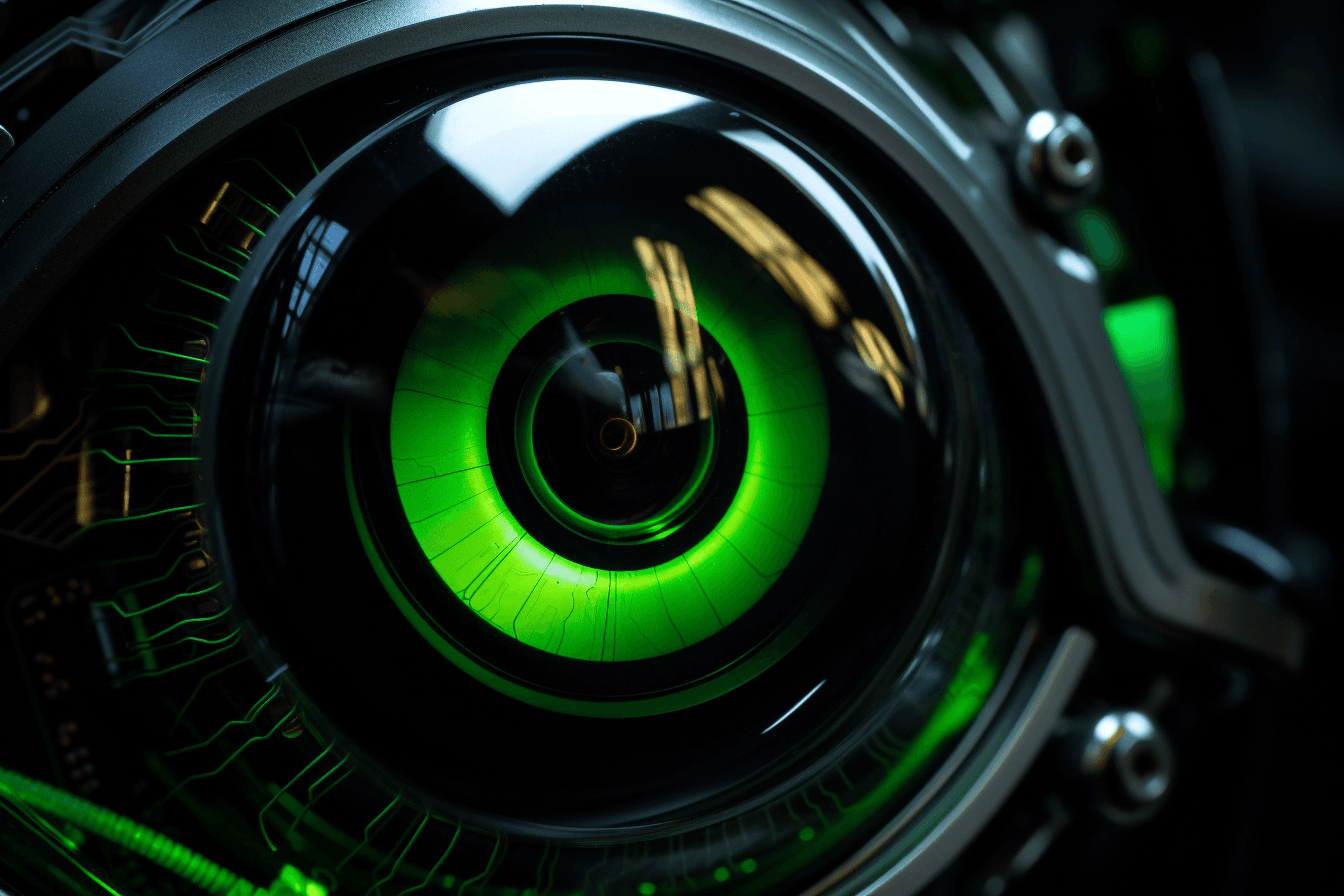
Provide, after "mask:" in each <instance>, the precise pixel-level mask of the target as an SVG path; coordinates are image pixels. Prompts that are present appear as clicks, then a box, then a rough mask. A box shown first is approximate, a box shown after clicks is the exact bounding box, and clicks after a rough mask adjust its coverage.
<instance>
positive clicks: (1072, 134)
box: [1016, 109, 1101, 212]
mask: <svg viewBox="0 0 1344 896" xmlns="http://www.w3.org/2000/svg"><path fill="white" fill-rule="evenodd" d="M1016 163H1017V164H1016V168H1017V177H1018V180H1019V181H1020V182H1021V185H1022V187H1023V188H1024V189H1025V190H1026V192H1027V194H1028V195H1030V196H1031V197H1032V198H1033V199H1034V200H1036V201H1037V202H1038V203H1039V204H1041V205H1042V206H1044V207H1045V208H1047V209H1049V210H1050V211H1056V212H1062V211H1067V210H1068V209H1071V208H1076V207H1078V206H1079V205H1081V204H1083V203H1084V202H1086V201H1087V200H1088V199H1089V198H1090V197H1091V196H1092V194H1093V193H1095V192H1096V190H1097V187H1098V186H1099V185H1100V184H1101V150H1100V149H1099V148H1098V146H1097V140H1096V138H1095V137H1094V136H1093V135H1092V131H1091V130H1090V129H1089V128H1088V126H1087V125H1085V124H1083V120H1082V119H1081V118H1079V117H1078V116H1077V115H1074V114H1073V113H1072V112H1054V111H1051V110H1048V109H1042V110H1040V111H1039V112H1036V113H1035V114H1033V115H1031V116H1030V117H1028V118H1027V120H1026V122H1025V123H1023V125H1022V130H1021V133H1020V134H1019V136H1018V146H1017V159H1016Z"/></svg>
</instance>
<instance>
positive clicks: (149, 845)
mask: <svg viewBox="0 0 1344 896" xmlns="http://www.w3.org/2000/svg"><path fill="white" fill-rule="evenodd" d="M0 794H3V795H4V796H6V797H8V798H10V799H12V800H15V801H17V802H20V803H23V804H25V805H27V806H29V807H31V808H33V809H36V810H38V811H39V812H43V813H45V814H48V815H54V816H56V817H57V818H60V819H63V820H65V821H68V822H70V823H71V824H73V825H75V826H76V827H79V828H82V829H83V830H86V831H88V832H90V833H93V834H97V835H98V836H100V837H103V838H104V839H106V840H110V841H112V842H113V843H116V844H117V845H119V846H124V847H126V848H127V849H129V850H131V851H133V852H136V853H139V854H140V855H142V856H144V857H145V858H147V859H149V860H150V861H151V862H154V863H155V864H157V865H160V866H162V867H164V868H166V869H168V870H169V871H171V872H173V873H174V874H176V875H178V876H179V877H181V878H182V879H183V880H185V881H187V882H188V883H190V884H192V885H193V886H197V887H200V888H201V889H202V890H205V891H206V892H207V893H209V894H211V896H280V894H287V896H288V894H294V896H326V892H327V891H326V888H325V887H323V886H322V885H321V884H319V883H317V882H316V881H312V880H308V879H307V878H305V877H304V876H303V875H302V874H301V873H300V872H298V869H296V868H294V867H293V866H290V865H286V866H285V867H284V868H282V869H281V871H280V874H279V875H278V876H277V877H276V881H275V883H274V884H272V885H271V888H270V889H269V890H264V889H261V888H259V887H257V885H256V884H253V883H251V882H249V881H247V880H244V879H243V878H241V877H239V876H238V875H236V874H234V873H233V872H232V871H229V870H228V869H226V868H223V867H221V866H219V865H216V864H215V863H214V862H212V861H210V860H209V859H207V858H206V857H205V856H203V855H200V854H199V853H196V852H193V851H192V850H190V849H188V848H187V847H185V846H183V845H182V844H180V843H177V842H175V841H173V840H171V839H169V838H168V837H165V836H164V835H163V834H160V833H158V832H157V831H154V830H152V829H150V828H148V827H146V826H145V825H142V824H140V823H138V822H136V821H132V820H131V819H129V818H127V817H126V816H124V815H118V814H117V813H116V812H113V811H112V810H111V809H105V808H103V807H102V806H99V805H96V804H94V803H91V802H89V801H88V800H86V799H82V798H80V797H77V796H75V795H74V794H72V793H67V792H65V791H64V790H61V789H59V788H56V787H52V786H51V785H50V784H43V783H42V782H40V781H34V780H33V779H32V778H28V777H25V776H24V775H21V774H19V773H18V772H14V771H10V770H9V769H7V768H0Z"/></svg>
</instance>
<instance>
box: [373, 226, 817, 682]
mask: <svg viewBox="0 0 1344 896" xmlns="http://www.w3.org/2000/svg"><path fill="white" fill-rule="evenodd" d="M636 235H638V231H637V230H619V229H613V231H612V232H611V234H609V235H607V236H605V237H601V236H598V235H595V234H594V233H592V232H591V231H587V232H585V233H584V234H583V235H582V236H581V237H573V236H570V237H567V236H566V235H565V234H563V233H561V234H557V233H555V232H552V233H551V234H550V235H548V236H547V237H546V238H545V239H543V240H537V241H524V242H522V243H518V242H515V243H512V244H509V245H508V247H507V251H498V250H496V251H495V252H493V253H486V254H483V255H480V256H477V257H476V258H475V259H473V260H472V261H470V262H468V263H467V264H464V265H463V266H462V267H460V268H459V269H458V270H457V271H456V272H455V273H454V275H453V276H452V277H451V278H450V280H449V282H448V284H447V285H446V286H444V287H443V288H442V289H440V290H439V291H438V292H437V293H435V294H434V296H433V298H432V300H431V301H430V304H429V306H428V308H427V309H426V311H425V313H424V315H423V317H422V318H421V320H420V322H419V324H418V325H417V327H416V329H415V331H414V333H413V335H412V336H411V339H410V343H409V345H408V347H407V349H406V354H405V358H404V361H403V363H402V366H401V369H400V371H399V374H398V377H397V382H396V390H395V394H394V397H393V403H392V416H391V434H390V436H391V453H392V464H393V473H394V476H395V478H396V483H397V488H398V492H399V495H400V498H401V502H402V507H403V509H404V511H405V513H406V517H407V519H408V521H409V522H410V524H411V529H412V531H413V532H414V534H415V537H416V539H417V540H418V542H419V544H420V547H421V548H422V549H423V550H424V553H425V556H426V557H427V558H428V559H429V562H430V563H431V564H432V565H433V567H434V569H435V570H436V571H437V572H438V574H439V576H440V577H441V578H442V579H443V581H444V583H445V584H447V586H448V587H449V588H450V589H451V590H452V591H453V593H454V594H456V595H457V596H458V598H459V599H460V600H461V601H462V602H463V603H465V604H466V605H467V606H468V607H470V608H471V609H472V610H473V611H474V612H475V613H476V615H478V616H479V617H480V618H481V619H482V620H484V621H485V622H487V623H489V624H490V625H492V626H494V627H495V628H496V629H497V630H499V631H500V632H503V633H504V634H506V635H508V636H509V637H512V638H515V639H517V640H518V641H520V642H522V643H524V644H527V645H529V646H531V647H534V648H536V649H538V650H543V651H546V652H548V653H552V654H557V655H559V656H564V657H568V658H571V659H579V660H592V661H621V660H637V659H645V658H649V657H655V656H661V655H665V654H668V653H672V652H674V651H677V650H680V649H682V648H684V647H686V646H689V645H691V644H694V643H696V642H698V641H702V640H704V639H705V638H708V637H709V636H711V635H713V634H715V633H716V632H718V631H720V630H722V629H723V628H724V627H725V626H727V625H729V624H731V623H732V622H733V621H734V620H735V619H737V618H738V617H740V616H741V615H742V614H743V613H745V612H746V611H747V610H748V609H750V608H751V607H752V606H753V605H754V604H755V603H756V602H757V601H758V600H759V599H760V598H761V597H762V596H763V595H764V594H765V593H766V592H767V591H768V590H769V589H770V587H771V585H773V584H774V582H775V581H776V580H777V579H778V578H779V576H780V574H781V573H782V572H783V571H784V569H785V567H786V566H788V564H789V562H790V560H791V559H792V558H793V555H794V553H795V552H796V551H797V550H798V546H799V544H800V542H801V541H802V538H803V536H804V534H805V533H806V532H807V529H808V526H809V525H810V524H811V520H812V516H813V514H814V513H815V511H816V507H817V502H818V501H819V499H820V497H821V487H822V482H823V480H824V478H825V474H826V465H827V458H828V456H829V451H830V442H829V438H830V434H829V423H828V410H827V402H826V395H825V389H824V386H823V384H822V378H821V372H820V370H819V368H818V366H817V363H816V358H815V355H814V354H813V352H812V348H811V345H810V342H809V339H808V336H807V333H806V331H805V329H804V327H803V324H802V321H801V319H800V318H799V316H798V314H797V312H796V311H795V310H794V309H793V307H792V305H791V303H790V302H789V301H788V299H787V298H786V297H785V296H783V295H782V293H780V292H779V290H778V289H777V287H775V285H774V284H773V282H771V281H768V280H765V279H764V278H756V277H754V276H753V273H754V272H753V271H751V270H750V268H749V266H747V265H744V264H742V263H741V260H740V259H738V260H736V263H735V264H729V263H725V261H724V260H723V259H722V258H721V257H720V258H712V257H704V256H705V253H700V252H697V250H696V249H695V247H694V246H691V245H683V246H682V248H683V251H685V253H686V260H687V265H688V268H689V270H690V272H691V277H692V284H693V291H694V295H695V301H696V307H697V311H698V316H699V320H700V322H701V324H702V325H703V326H704V328H705V329H706V330H707V331H708V332H709V333H710V334H711V335H712V336H713V337H714V338H715V339H716V340H717V341H718V343H719V345H720V346H721V347H722V348H723V350H724V352H725V353H726V354H727V356H728V358H729V361H730V363H731V364H732V366H733V370H734V372H735V373H736V376H737V379H738V382H739V383H740V384H741V388H742V394H743V398H744V400H745V403H746V411H747V460H746V468H745V471H744V475H743V478H742V481H741V483H740V484H739V486H738V489H737V492H736V495H735V497H734V499H733V501H732V503H731V505H730V507H729V509H728V511H727V512H726V513H725V514H724V516H723V518H722V519H721V520H720V521H719V523H718V525H717V526H715V527H714V529H713V530H712V531H711V532H710V534H709V535H708V536H706V537H705V538H704V539H702V540H701V541H700V542H699V543H698V544H696V545H694V546H693V547H691V548H690V549H689V550H687V551H685V552H684V553H683V554H681V555H679V556H676V557H674V558H672V559H670V560H668V561H666V562H664V563H661V564H659V565H657V566H654V567H650V568H647V569H639V570H631V571H613V570H608V569H598V568H593V567H591V566H586V565H583V564H580V563H576V562H574V561H573V560H570V559H568V558H566V557H563V556H560V555H558V554H556V553H555V552H553V551H551V550H549V549H547V548H546V547H544V546H543V545H542V544H541V543H540V542H539V541H537V539H536V538H534V537H533V536H532V535H531V534H530V533H528V532H527V531H526V530H525V529H524V527H523V526H522V525H521V524H520V523H519V522H518V520H517V519H516V518H515V516H514V514H513V513H512V512H510V509H509V508H508V507H507V506H506V505H505V502H504V500H503V498H502V496H501V495H500V493H499V491H498V489H497V488H496V485H495V481H494V478H493V476H492V474H491V461H490V458H489V455H488V452H487V448H486V417H487V412H488V409H489V403H490V396H491V390H492V389H493V387H494V384H495V381H496V379H497V377H498V376H499V374H500V372H501V370H502V369H503V367H504V364H505V361H506V359H507V358H508V357H509V354H510V352H511V351H512V350H513V349H514V347H515V346H516V345H517V344H518V342H519V340H520V339H522V337H523V336H524V335H525V334H527V332H528V331H529V330H531V329H532V328H533V327H534V326H536V325H537V324H538V323H540V322H541V321H542V320H544V319H545V318H546V317H547V316H549V315H551V314H553V313H554V312H556V311H558V310H559V309H561V308H564V307H566V306H567V305H570V304H573V303H574V302H578V301H581V300H583V299H586V298H589V297H592V296H602V295H625V296H630V297H631V299H630V300H631V301H649V302H652V301H653V294H652V291H651V290H650V288H649V286H648V284H647V282H646V281H645V277H644V272H643V268H642V267H641V265H640V262H639V259H638V257H637V256H636V254H635V251H634V249H633V245H632V240H633V238H634V237H635V236H636ZM604 246H606V247H610V248H609V249H604V248H602V247H604ZM401 606H402V609H403V612H414V611H413V610H408V606H409V605H401ZM411 621H412V622H413V623H416V624H417V626H418V627H422V626H420V622H422V620H416V619H412V620H411Z"/></svg>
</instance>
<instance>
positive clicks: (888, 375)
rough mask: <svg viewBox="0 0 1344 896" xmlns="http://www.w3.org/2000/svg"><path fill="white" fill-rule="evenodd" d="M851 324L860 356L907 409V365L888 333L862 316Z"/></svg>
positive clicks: (899, 406) (897, 404) (902, 406)
mask: <svg viewBox="0 0 1344 896" xmlns="http://www.w3.org/2000/svg"><path fill="white" fill-rule="evenodd" d="M850 326H852V327H853V328H854V347H855V348H856V349H858V351H859V357H860V358H862V359H863V363H865V364H867V365H868V369H870V370H872V371H873V372H874V373H877V374H880V375H881V377H882V379H884V380H886V381H887V388H888V389H890V390H891V397H892V398H894V399H895V400H896V406H897V407H898V408H900V409H901V410H905V384H904V383H903V382H901V378H902V377H904V376H906V375H907V372H906V367H905V365H904V364H902V363H901V359H900V358H899V357H897V355H896V350H895V349H894V348H892V347H891V343H890V342H889V341H888V340H887V337H886V334H885V333H883V332H882V331H881V330H879V329H878V328H877V324H875V323H873V322H872V321H870V320H864V319H863V318H861V317H856V318H854V320H853V321H852V322H851V324H850Z"/></svg>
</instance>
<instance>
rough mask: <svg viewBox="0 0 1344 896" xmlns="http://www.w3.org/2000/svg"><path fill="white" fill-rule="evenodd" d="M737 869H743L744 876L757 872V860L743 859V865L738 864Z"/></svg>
mask: <svg viewBox="0 0 1344 896" xmlns="http://www.w3.org/2000/svg"><path fill="white" fill-rule="evenodd" d="M737 867H738V868H741V869H742V873H743V874H750V873H751V872H753V871H755V870H756V860H755V859H743V860H742V861H741V863H739V864H738V866H737Z"/></svg>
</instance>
